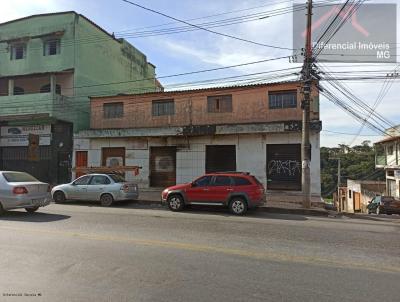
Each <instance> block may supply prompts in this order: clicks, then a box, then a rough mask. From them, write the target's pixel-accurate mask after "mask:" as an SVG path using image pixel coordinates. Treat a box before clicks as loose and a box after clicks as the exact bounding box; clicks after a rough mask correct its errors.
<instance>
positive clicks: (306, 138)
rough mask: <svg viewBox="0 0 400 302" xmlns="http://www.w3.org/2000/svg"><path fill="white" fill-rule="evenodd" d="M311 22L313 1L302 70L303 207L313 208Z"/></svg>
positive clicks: (310, 3) (308, 15)
mask: <svg viewBox="0 0 400 302" xmlns="http://www.w3.org/2000/svg"><path fill="white" fill-rule="evenodd" d="M311 21H312V0H308V8H307V37H306V47H305V49H304V64H303V70H302V74H303V76H302V80H303V101H302V109H303V125H302V126H303V127H302V148H301V161H302V179H301V182H302V191H303V207H304V208H310V207H311V172H310V171H311V168H310V165H311V145H310V100H311V83H312V78H311V69H312V63H313V59H312V48H311Z"/></svg>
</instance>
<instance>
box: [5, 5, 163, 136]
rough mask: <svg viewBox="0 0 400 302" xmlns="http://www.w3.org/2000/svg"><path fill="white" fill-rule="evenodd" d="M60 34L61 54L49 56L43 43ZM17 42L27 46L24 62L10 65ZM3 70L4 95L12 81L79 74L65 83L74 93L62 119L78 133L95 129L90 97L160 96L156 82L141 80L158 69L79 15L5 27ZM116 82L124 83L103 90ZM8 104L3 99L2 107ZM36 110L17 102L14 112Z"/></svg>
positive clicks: (54, 16) (31, 19)
mask: <svg viewBox="0 0 400 302" xmlns="http://www.w3.org/2000/svg"><path fill="white" fill-rule="evenodd" d="M54 32H58V34H59V36H58V37H59V38H60V41H61V48H60V49H61V50H60V54H58V55H53V56H44V55H43V37H46V36H47V37H49V36H52V35H53V34H54ZM12 39H22V40H23V41H24V42H26V45H27V48H26V49H27V53H26V57H25V58H24V59H20V60H10V47H9V42H10V40H12ZM0 66H1V68H0V77H1V78H3V79H2V81H1V83H0V89H1V91H2V92H3V91H6V90H7V82H6V81H5V80H7V78H8V77H13V76H21V75H35V76H36V75H37V74H48V73H57V72H62V71H65V70H71V69H74V73H73V78H72V79H71V78H68V79H65V80H68V83H67V84H68V86H70V89H68V91H64V90H63V91H62V93H63V94H64V93H65V94H64V95H66V96H70V99H69V103H68V107H63V108H62V110H63V112H62V113H63V114H58V115H57V116H62V118H63V119H65V120H67V121H71V122H73V123H74V130H75V131H78V130H82V129H87V128H88V127H89V118H90V106H89V98H88V96H92V95H109V94H118V93H137V92H148V91H155V90H156V84H155V80H154V79H152V80H146V81H142V80H141V79H143V78H154V77H155V70H154V66H153V65H151V64H149V63H148V62H147V58H146V56H145V55H144V54H142V53H141V52H140V51H138V50H137V49H136V48H134V47H133V46H131V45H130V44H129V43H127V42H126V41H123V40H117V39H115V38H113V37H112V36H111V35H109V34H107V33H106V32H104V31H103V30H102V29H101V28H100V27H98V26H97V25H95V24H94V23H92V22H91V21H89V20H88V19H86V18H85V17H83V16H81V15H78V14H76V13H74V12H68V13H61V14H46V15H38V16H33V17H29V18H24V19H20V20H15V21H12V22H7V23H3V24H0ZM60 80H62V77H61V78H60ZM18 81H19V80H18ZM21 81H23V80H21ZM44 81H46V80H44ZM130 81H131V82H130ZM114 82H123V83H122V84H118V85H117V84H115V85H103V84H110V83H114ZM37 85H38V83H36V82H35V80H34V81H33V82H32V84H31V85H29V88H30V89H29V90H32V91H34V90H36V89H37ZM96 85H99V86H96ZM72 88H73V89H72ZM39 89H40V87H39ZM72 96H73V97H72ZM16 98H18V96H16ZM7 100H8V99H6V98H5V99H2V98H1V96H0V103H1V102H3V101H4V102H5V101H7ZM22 101H23V102H22ZM32 106H35V103H33V102H29V101H27V99H25V98H24V99H21V102H18V99H16V101H15V103H14V105H13V107H12V108H15V111H16V112H17V111H18V112H21V110H20V109H23V108H27V107H32ZM10 108H11V107H10ZM10 108H8V109H10ZM12 108H11V109H12ZM9 111H10V110H9ZM43 111H44V110H43ZM10 112H11V111H10ZM44 113H45V112H44ZM10 115H12V112H11V113H10Z"/></svg>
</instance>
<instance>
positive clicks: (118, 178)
mask: <svg viewBox="0 0 400 302" xmlns="http://www.w3.org/2000/svg"><path fill="white" fill-rule="evenodd" d="M108 176H110V177H111V178H112V180H113V181H115V182H125V178H124V177H123V176H121V175H118V174H110V175H108Z"/></svg>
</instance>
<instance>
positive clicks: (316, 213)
mask: <svg viewBox="0 0 400 302" xmlns="http://www.w3.org/2000/svg"><path fill="white" fill-rule="evenodd" d="M135 204H138V205H148V206H153V205H159V206H162V205H161V201H155V200H136V201H135ZM256 211H260V212H266V213H274V214H293V215H308V216H321V217H328V216H329V215H330V213H329V212H328V211H326V210H323V209H319V210H315V209H287V208H279V207H268V206H261V207H258V208H257V209H256Z"/></svg>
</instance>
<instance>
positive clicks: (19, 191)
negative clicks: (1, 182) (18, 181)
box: [13, 187, 28, 194]
mask: <svg viewBox="0 0 400 302" xmlns="http://www.w3.org/2000/svg"><path fill="white" fill-rule="evenodd" d="M13 193H14V194H28V190H27V189H26V188H25V187H14V189H13Z"/></svg>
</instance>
